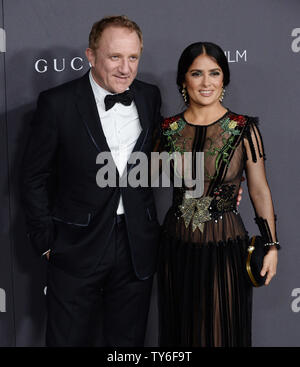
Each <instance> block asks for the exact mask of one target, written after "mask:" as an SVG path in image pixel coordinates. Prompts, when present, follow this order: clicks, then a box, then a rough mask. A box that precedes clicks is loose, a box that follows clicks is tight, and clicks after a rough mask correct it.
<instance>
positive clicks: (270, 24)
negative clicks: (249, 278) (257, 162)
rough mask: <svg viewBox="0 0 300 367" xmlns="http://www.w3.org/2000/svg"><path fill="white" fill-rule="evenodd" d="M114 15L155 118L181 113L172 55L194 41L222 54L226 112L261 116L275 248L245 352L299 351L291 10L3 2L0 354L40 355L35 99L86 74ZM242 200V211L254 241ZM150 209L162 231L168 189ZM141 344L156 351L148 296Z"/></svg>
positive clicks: (293, 2) (190, 0) (270, 4)
mask: <svg viewBox="0 0 300 367" xmlns="http://www.w3.org/2000/svg"><path fill="white" fill-rule="evenodd" d="M113 14H126V15H128V16H129V17H130V18H132V19H134V20H135V21H136V22H137V23H138V24H139V25H140V26H141V28H142V31H143V34H144V52H143V56H142V60H141V64H140V73H139V78H140V79H143V80H145V81H148V82H152V83H155V84H157V85H158V86H159V87H160V89H161V92H162V97H163V110H162V112H163V114H164V115H170V114H175V113H177V112H179V111H180V110H181V109H182V108H183V104H182V100H181V97H180V95H179V94H178V92H177V89H176V84H175V77H176V66H177V60H178V58H179V55H180V53H181V51H182V50H183V49H184V48H185V47H186V46H187V45H188V44H190V43H192V42H195V41H199V40H207V41H213V42H215V43H218V44H220V45H221V46H222V48H223V49H224V50H225V51H226V54H227V58H228V60H229V62H230V67H231V72H232V82H231V84H230V86H229V87H228V88H227V91H226V97H225V99H224V104H225V106H227V107H229V108H230V109H231V110H233V111H235V112H238V113H245V114H250V115H254V116H259V117H260V120H261V130H262V134H263V137H264V142H265V148H266V153H267V161H266V165H267V173H268V179H269V183H270V186H271V189H272V194H273V197H274V204H275V209H276V213H277V215H278V234H279V238H280V241H281V243H282V247H283V250H282V251H281V252H280V262H279V267H278V274H277V277H276V278H275V279H274V280H273V281H272V283H271V285H270V286H269V287H264V288H261V289H255V290H254V310H253V344H254V346H300V266H299V263H300V247H299V231H298V227H299V207H300V201H299V193H298V190H299V181H300V180H299V177H300V174H299V150H298V148H299V137H300V134H299V132H300V128H299V116H300V103H299V74H300V19H299V14H300V2H299V0H227V1H224V0H209V1H208V0H187V1H182V0H165V1H160V0H152V1H151V2H150V1H145V0H144V1H141V0H126V1H124V0H111V1H101V0H100V1H99V0H86V1H84V2H83V1H82V0H72V1H70V0H43V1H40V0H0V124H1V125H0V153H1V156H0V157H1V159H0V190H1V191H0V241H1V250H0V346H42V345H44V328H45V319H46V311H45V296H44V288H45V274H46V262H43V261H41V260H40V259H39V258H37V257H35V255H34V253H33V250H32V248H31V247H30V245H29V243H28V242H27V239H26V235H25V226H24V216H23V212H22V209H21V207H20V198H19V172H20V162H21V159H22V155H23V151H24V146H25V143H26V140H27V137H28V134H29V124H30V120H31V117H32V113H33V110H34V108H35V104H36V99H37V96H38V93H39V92H40V91H42V90H44V89H48V88H50V87H52V86H55V85H57V84H60V83H62V82H65V81H68V80H71V79H73V78H76V77H79V76H81V75H83V74H84V73H85V72H86V71H87V70H88V68H89V65H88V63H87V61H86V59H85V57H84V50H85V48H86V47H87V39H88V33H89V31H90V28H91V25H92V24H93V22H95V21H96V20H98V19H100V18H102V17H103V16H105V15H113ZM4 35H6V42H5V37H4ZM5 46H6V47H5ZM244 189H245V195H244V198H243V201H242V204H241V209H240V210H241V212H242V215H243V218H244V221H245V224H246V226H247V228H248V230H249V232H250V234H254V233H257V228H256V226H255V225H254V221H253V216H254V213H253V209H252V208H251V205H250V202H249V199H248V198H247V196H248V195H247V190H246V186H244ZM156 198H157V204H158V210H159V218H160V220H162V219H163V216H164V214H165V212H166V210H167V209H168V206H169V205H170V190H169V189H163V190H162V189H159V190H156ZM147 345H148V346H156V345H157V306H156V286H155V285H154V289H153V297H152V302H151V309H150V315H149V322H148V331H147Z"/></svg>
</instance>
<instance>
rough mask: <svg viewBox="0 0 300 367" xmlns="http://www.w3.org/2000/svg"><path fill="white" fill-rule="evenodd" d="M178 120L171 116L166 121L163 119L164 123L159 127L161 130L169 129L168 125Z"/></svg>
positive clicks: (176, 117)
mask: <svg viewBox="0 0 300 367" xmlns="http://www.w3.org/2000/svg"><path fill="white" fill-rule="evenodd" d="M178 119H179V116H173V117H169V118H167V119H164V122H163V123H162V125H161V127H162V128H163V130H166V129H168V128H169V127H170V125H171V124H172V123H173V122H175V121H177V120H178Z"/></svg>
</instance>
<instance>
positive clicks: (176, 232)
mask: <svg viewBox="0 0 300 367" xmlns="http://www.w3.org/2000/svg"><path fill="white" fill-rule="evenodd" d="M257 124H258V120H257V118H253V117H249V116H244V115H238V114H235V113H233V112H231V111H229V110H228V111H227V112H226V113H225V114H224V115H223V116H222V117H221V118H220V119H219V120H217V121H215V122H213V123H211V124H208V125H194V124H191V123H189V122H188V121H186V120H185V118H184V114H183V113H181V114H178V115H176V116H173V117H170V118H167V119H165V120H164V121H163V122H162V124H161V130H160V139H158V140H157V142H158V141H159V143H157V145H156V150H158V151H160V152H161V151H167V152H169V153H170V154H171V153H173V152H178V153H180V154H181V157H182V166H183V167H184V163H185V164H186V162H184V154H183V153H185V152H190V153H191V157H192V159H191V163H190V164H189V167H190V170H189V172H188V173H187V170H183V172H184V174H183V175H186V174H188V175H189V176H190V178H195V177H197V172H196V170H197V165H198V166H199V164H201V161H199V160H197V158H196V157H197V155H196V154H195V153H196V152H203V153H204V192H203V194H202V196H201V197H199V198H196V199H195V198H191V197H189V195H188V194H187V193H188V191H189V190H191V188H189V187H185V186H183V187H181V188H180V187H174V191H173V204H172V207H171V208H170V210H169V211H168V213H167V216H166V219H165V225H164V227H165V229H166V230H167V231H168V232H169V233H170V234H171V235H172V236H174V237H176V238H178V239H180V240H184V241H187V242H193V243H198V244H199V243H201V244H203V243H215V242H217V243H224V242H226V241H227V240H229V239H236V238H238V237H239V238H244V237H245V236H247V232H246V230H245V228H244V225H243V222H242V219H241V217H240V215H239V214H238V213H237V211H236V199H237V195H238V190H239V187H240V184H241V181H242V176H243V172H244V170H245V173H246V176H247V184H248V187H249V185H251V183H252V181H253V180H251V175H253V174H255V175H257V174H261V175H264V159H265V157H264V148H263V143H262V138H261V135H260V132H259V130H258V127H257ZM253 163H255V164H259V165H262V169H261V170H257V169H255V170H254V169H253V167H254V166H253ZM198 168H199V167H198ZM174 174H175V175H176V164H175V166H174V164H173V175H172V177H171V178H172V179H173V181H174ZM262 179H263V177H262ZM253 182H254V181H253ZM256 182H257V181H256ZM252 199H253V198H252ZM252 201H253V205H254V208H255V212H256V215H258V216H260V217H263V218H266V216H267V215H266V213H267V212H268V211H269V210H273V208H265V207H264V206H263V205H261V203H259V202H256V201H255V200H252Z"/></svg>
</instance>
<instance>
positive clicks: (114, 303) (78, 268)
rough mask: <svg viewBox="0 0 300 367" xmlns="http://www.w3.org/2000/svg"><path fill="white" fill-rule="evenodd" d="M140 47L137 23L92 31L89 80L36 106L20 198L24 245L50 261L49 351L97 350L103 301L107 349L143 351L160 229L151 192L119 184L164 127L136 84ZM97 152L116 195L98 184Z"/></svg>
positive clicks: (108, 22) (113, 23) (111, 22)
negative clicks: (105, 160) (107, 165)
mask: <svg viewBox="0 0 300 367" xmlns="http://www.w3.org/2000/svg"><path fill="white" fill-rule="evenodd" d="M142 47H143V41H142V33H141V31H140V28H139V27H138V26H137V24H136V23H134V22H132V21H131V20H129V19H128V18H127V17H124V16H116V17H106V18H104V19H102V20H101V21H99V22H97V23H95V24H94V26H93V27H92V30H91V32H90V36H89V48H88V49H87V50H86V56H87V58H88V60H89V62H90V64H91V69H90V71H89V72H88V73H87V74H86V75H84V76H83V77H81V78H79V79H76V80H73V81H71V82H68V83H65V84H63V85H60V86H58V87H55V88H53V89H50V90H47V91H45V92H42V93H41V94H40V96H39V99H38V103H37V109H36V113H35V116H34V119H33V123H32V134H31V137H30V140H29V142H28V146H27V149H26V152H25V155H24V164H23V167H24V171H23V185H22V191H23V194H22V195H23V201H24V208H25V213H26V219H27V226H28V237H29V239H30V241H31V243H32V244H33V246H34V248H35V249H36V251H37V252H38V254H39V255H41V256H44V257H46V258H47V259H48V260H49V261H48V280H47V307H48V321H47V331H46V343H47V345H48V346H89V345H93V340H91V339H92V338H91V336H90V335H89V330H90V326H91V325H92V324H93V321H94V320H93V319H92V317H91V315H93V314H94V313H93V311H94V308H95V307H96V306H97V305H98V300H99V297H102V300H103V330H104V331H103V335H104V346H113V347H117V346H143V343H144V336H145V329H146V322H147V315H148V308H149V303H150V302H149V301H150V294H151V287H152V277H153V273H154V272H155V267H156V259H157V246H158V235H159V225H158V222H157V219H156V211H155V205H154V198H153V193H152V190H151V188H150V187H138V188H133V187H131V186H130V185H128V186H127V187H121V186H122V185H120V184H118V183H119V181H120V178H121V176H122V175H123V174H124V172H125V175H126V172H127V174H129V173H130V170H131V169H132V168H133V167H134V164H129V163H128V159H129V157H130V154H131V153H133V152H143V153H145V154H147V155H148V156H149V154H150V152H151V148H152V133H153V130H154V128H155V126H156V125H157V124H159V122H160V119H161V116H160V104H161V101H160V92H159V90H158V88H157V87H156V86H153V85H150V84H147V83H144V82H141V81H139V80H137V79H135V78H136V75H137V71H138V64H139V60H140V56H141V52H142ZM103 152H108V154H109V155H110V156H111V157H112V162H113V165H112V166H111V168H112V169H114V170H115V172H116V182H117V185H116V187H109V186H107V187H103V188H100V187H99V186H98V185H97V182H96V175H97V172H98V171H99V169H100V168H101V167H102V166H103V165H101V164H100V165H99V164H97V163H96V159H97V156H98V154H99V153H103ZM50 184H51V185H50ZM49 187H51V188H52V189H51V190H50V189H49ZM50 193H51V195H50Z"/></svg>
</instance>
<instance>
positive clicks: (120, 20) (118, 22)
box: [89, 15, 143, 50]
mask: <svg viewBox="0 0 300 367" xmlns="http://www.w3.org/2000/svg"><path fill="white" fill-rule="evenodd" d="M108 27H122V28H127V29H129V30H131V31H135V32H136V33H137V35H138V37H139V39H140V41H141V47H142V48H143V35H142V31H141V29H140V27H139V26H138V25H137V24H136V23H135V22H134V21H132V20H130V19H129V18H128V17H126V15H116V16H108V17H104V18H102V19H101V20H99V21H98V22H96V23H94V25H93V27H92V29H91V32H90V35H89V48H91V49H92V50H96V49H97V46H98V40H99V39H100V37H101V35H102V33H103V31H104V29H106V28H108Z"/></svg>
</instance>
